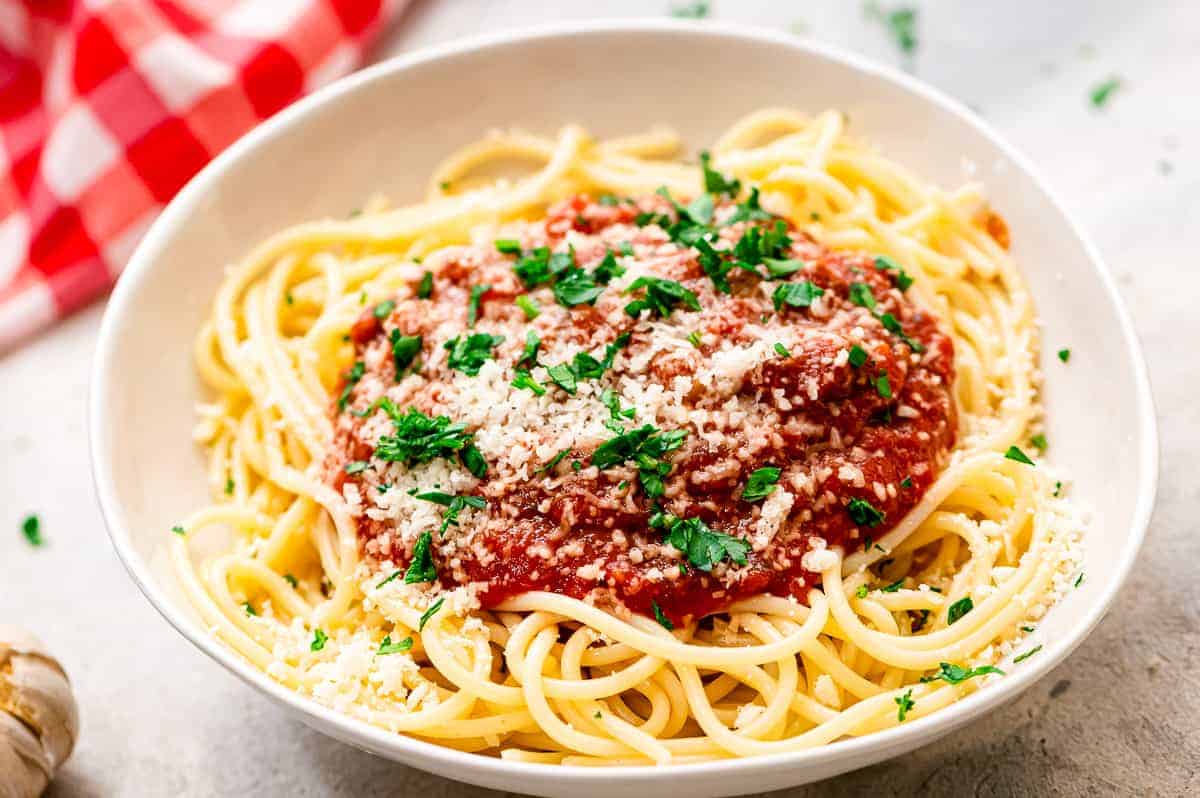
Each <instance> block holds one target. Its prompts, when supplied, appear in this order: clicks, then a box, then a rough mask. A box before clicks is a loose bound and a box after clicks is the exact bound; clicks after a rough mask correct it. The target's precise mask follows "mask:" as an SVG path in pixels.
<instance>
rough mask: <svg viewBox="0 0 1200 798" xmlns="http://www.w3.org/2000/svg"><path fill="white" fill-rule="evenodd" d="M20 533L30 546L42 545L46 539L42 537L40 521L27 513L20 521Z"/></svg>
mask: <svg viewBox="0 0 1200 798" xmlns="http://www.w3.org/2000/svg"><path fill="white" fill-rule="evenodd" d="M21 534H22V535H24V536H25V541H26V542H27V543H29V545H30V546H42V545H44V544H45V543H46V540H45V539H44V538H43V537H42V522H41V519H39V518H38V517H37V516H36V515H27V516H25V520H24V521H22V522H21Z"/></svg>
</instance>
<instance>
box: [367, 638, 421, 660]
mask: <svg viewBox="0 0 1200 798" xmlns="http://www.w3.org/2000/svg"><path fill="white" fill-rule="evenodd" d="M412 647H413V639H412V638H411V637H406V638H404V639H403V640H400V641H398V642H396V643H393V642H392V636H391V635H386V636H385V637H384V638H383V642H382V643H380V644H379V651H377V652H375V653H376V654H378V655H379V656H381V657H382V656H386V655H388V654H399V653H400V652H402V651H408V650H409V649H410V648H412Z"/></svg>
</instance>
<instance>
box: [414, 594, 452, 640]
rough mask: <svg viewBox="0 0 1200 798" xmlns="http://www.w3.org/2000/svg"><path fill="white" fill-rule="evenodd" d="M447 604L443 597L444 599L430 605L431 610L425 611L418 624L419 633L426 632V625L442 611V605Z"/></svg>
mask: <svg viewBox="0 0 1200 798" xmlns="http://www.w3.org/2000/svg"><path fill="white" fill-rule="evenodd" d="M445 603H446V597H445V596H443V597H442V598H440V599H438V600H437V601H435V602H433V603H432V604H430V605H429V609H427V610H425V612H423V613H421V620H420V621H418V622H417V631H418V632H421V631H424V630H425V624H427V623H429V619H430V618H432V617H433V616H435V615H437V611H438V610H440V609H441V608H442V605H443V604H445Z"/></svg>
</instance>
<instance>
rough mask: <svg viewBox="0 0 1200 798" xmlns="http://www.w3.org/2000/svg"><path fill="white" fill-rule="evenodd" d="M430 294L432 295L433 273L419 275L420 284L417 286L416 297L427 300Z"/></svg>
mask: <svg viewBox="0 0 1200 798" xmlns="http://www.w3.org/2000/svg"><path fill="white" fill-rule="evenodd" d="M431 294H433V272H430V271H427V272H425V273H424V274H422V275H421V282H420V283H418V284H417V297H418V298H420V299H429V297H430V295H431Z"/></svg>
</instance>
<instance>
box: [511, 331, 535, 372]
mask: <svg viewBox="0 0 1200 798" xmlns="http://www.w3.org/2000/svg"><path fill="white" fill-rule="evenodd" d="M541 348H542V338H541V336H540V335H538V334H537V330H530V331H529V332H527V333H525V348H524V349H522V350H521V356H520V357H519V358H517V362H516V364H515V365H518V366H520V365H522V364H524V363H528V364H529V367H530V368H533V367H534V366H536V365H537V364H538V359H537V358H538V350H539V349H541Z"/></svg>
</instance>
